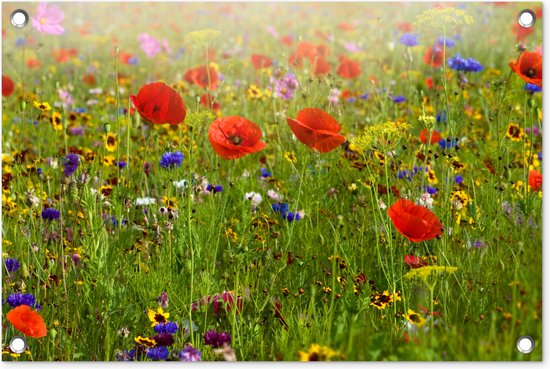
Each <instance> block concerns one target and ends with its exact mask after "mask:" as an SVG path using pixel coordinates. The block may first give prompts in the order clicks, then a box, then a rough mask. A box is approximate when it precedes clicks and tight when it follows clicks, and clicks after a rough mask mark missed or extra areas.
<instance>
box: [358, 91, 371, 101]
mask: <svg viewBox="0 0 550 369" xmlns="http://www.w3.org/2000/svg"><path fill="white" fill-rule="evenodd" d="M369 96H370V92H365V93H364V94H363V95H360V96H359V97H360V98H361V99H363V100H366V99H368V98H369Z"/></svg>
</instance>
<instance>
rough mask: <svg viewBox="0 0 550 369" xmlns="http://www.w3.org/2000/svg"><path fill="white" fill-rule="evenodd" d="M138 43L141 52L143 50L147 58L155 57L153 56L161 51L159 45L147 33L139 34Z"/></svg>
mask: <svg viewBox="0 0 550 369" xmlns="http://www.w3.org/2000/svg"><path fill="white" fill-rule="evenodd" d="M138 41H139V43H140V45H139V46H140V47H141V50H143V51H144V52H145V54H147V56H148V57H149V58H153V57H155V55H157V54H158V53H160V52H161V51H162V45H161V43H160V42H159V41H158V40H157V39H156V38H154V37H153V36H151V35H149V34H148V33H141V34H140V35H139V36H138Z"/></svg>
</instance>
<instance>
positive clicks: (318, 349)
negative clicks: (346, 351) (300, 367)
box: [298, 343, 338, 361]
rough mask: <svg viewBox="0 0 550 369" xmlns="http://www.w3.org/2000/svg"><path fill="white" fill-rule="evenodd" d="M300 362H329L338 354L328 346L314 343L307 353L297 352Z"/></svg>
mask: <svg viewBox="0 0 550 369" xmlns="http://www.w3.org/2000/svg"><path fill="white" fill-rule="evenodd" d="M298 355H299V356H300V361H330V359H331V358H332V357H334V356H336V355H338V353H337V352H336V351H334V350H333V349H331V348H330V347H328V346H321V345H318V344H316V343H314V344H312V345H311V346H310V348H309V350H308V351H306V352H303V351H300V352H298Z"/></svg>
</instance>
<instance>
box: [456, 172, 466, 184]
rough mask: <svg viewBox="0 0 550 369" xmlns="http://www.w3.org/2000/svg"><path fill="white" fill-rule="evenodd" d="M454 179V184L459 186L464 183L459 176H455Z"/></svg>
mask: <svg viewBox="0 0 550 369" xmlns="http://www.w3.org/2000/svg"><path fill="white" fill-rule="evenodd" d="M454 179H455V183H458V184H461V183H462V182H464V178H463V177H462V176H461V175H460V174H457V175H456V176H455V178H454Z"/></svg>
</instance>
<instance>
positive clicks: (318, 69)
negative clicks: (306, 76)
mask: <svg viewBox="0 0 550 369" xmlns="http://www.w3.org/2000/svg"><path fill="white" fill-rule="evenodd" d="M312 64H313V74H314V75H316V76H322V75H325V74H327V73H330V70H331V65H330V64H329V63H328V62H327V61H326V60H325V58H323V57H322V56H319V57H316V58H315V61H314V62H313V63H312Z"/></svg>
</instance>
